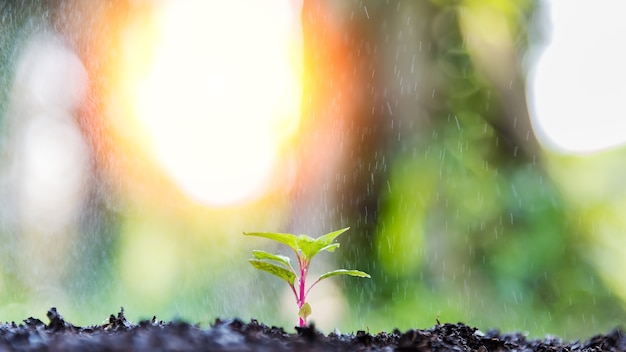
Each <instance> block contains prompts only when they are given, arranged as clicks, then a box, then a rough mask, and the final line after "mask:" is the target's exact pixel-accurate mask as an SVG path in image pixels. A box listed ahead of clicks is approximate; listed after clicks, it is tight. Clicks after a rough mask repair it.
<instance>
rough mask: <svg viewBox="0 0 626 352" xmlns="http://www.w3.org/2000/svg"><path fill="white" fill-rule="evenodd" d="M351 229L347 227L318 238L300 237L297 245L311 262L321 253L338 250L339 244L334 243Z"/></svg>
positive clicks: (306, 259)
mask: <svg viewBox="0 0 626 352" xmlns="http://www.w3.org/2000/svg"><path fill="white" fill-rule="evenodd" d="M349 229H350V228H349V227H346V228H345V229H341V230H338V231H334V232H331V233H328V234H326V235H323V236H320V237H318V238H311V237H309V236H307V235H300V236H298V240H297V245H298V247H299V248H300V251H301V252H302V256H303V257H304V259H305V261H307V262H310V261H311V259H313V257H314V256H315V255H316V254H317V253H319V252H321V251H329V252H332V251H334V250H335V249H337V247H339V243H333V241H334V240H335V238H337V236H339V235H341V234H342V233H344V232H346V231H348V230H349Z"/></svg>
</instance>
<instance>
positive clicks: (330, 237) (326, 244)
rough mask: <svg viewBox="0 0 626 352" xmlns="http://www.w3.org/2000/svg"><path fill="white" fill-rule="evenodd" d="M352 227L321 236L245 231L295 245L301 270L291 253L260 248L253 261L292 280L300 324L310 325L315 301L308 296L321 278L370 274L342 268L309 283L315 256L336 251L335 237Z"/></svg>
mask: <svg viewBox="0 0 626 352" xmlns="http://www.w3.org/2000/svg"><path fill="white" fill-rule="evenodd" d="M348 229H350V228H349V227H346V228H345V229H341V230H339V231H335V232H331V233H328V234H325V235H323V236H320V237H318V238H312V237H309V236H307V235H299V236H296V235H292V234H290V233H271V232H244V233H243V234H244V235H247V236H257V237H264V238H268V239H270V240H274V241H277V242H280V243H282V244H284V245H286V246H287V247H289V248H291V249H293V251H294V253H295V254H296V258H297V259H298V267H299V271H296V270H295V269H294V268H293V266H291V263H290V259H289V257H286V256H284V255H279V254H271V253H268V252H265V251H260V250H253V251H252V254H253V255H254V259H250V264H252V266H254V267H255V268H257V269H259V270H264V271H267V272H268V273H270V274H272V275H276V276H278V277H279V278H281V279H283V280H285V281H286V282H287V284H289V287H291V291H293V295H294V296H295V297H296V303H297V304H298V316H299V326H300V327H303V326H306V319H307V317H308V316H309V315H311V312H312V310H311V305H310V304H309V303H308V302H307V301H306V297H307V295H308V294H309V291H311V289H312V288H313V286H315V285H317V283H318V282H320V281H322V280H324V279H326V278H329V277H331V276H335V275H350V276H357V277H367V278H369V277H370V276H369V274H367V273H365V272H363V271H359V270H347V269H338V270H333V271H329V272H327V273H326V274H323V275H321V276H320V277H319V278H317V280H315V282H313V283H312V284H311V285H310V286H309V287H308V288H307V287H306V278H307V277H306V276H307V274H308V272H309V265H311V260H312V259H313V257H314V256H315V255H316V254H317V253H319V252H321V251H329V252H333V251H334V250H335V249H337V248H339V243H335V242H333V241H334V240H335V238H337V236H339V235H341V234H342V233H344V232H346V231H348ZM296 286H297V288H296Z"/></svg>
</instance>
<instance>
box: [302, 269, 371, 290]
mask: <svg viewBox="0 0 626 352" xmlns="http://www.w3.org/2000/svg"><path fill="white" fill-rule="evenodd" d="M336 275H349V276H356V277H365V278H368V279H371V278H372V277H371V276H370V275H369V274H368V273H366V272H363V271H360V270H348V269H337V270H333V271H329V272H327V273H326V274H323V275H321V276H320V277H319V278H317V280H315V282H314V283H313V284H311V286H309V288H308V289H307V290H306V293H307V294H309V291H311V289H312V288H313V286H315V285H317V283H318V282H320V281H322V280H324V279H326V278H329V277H331V276H336Z"/></svg>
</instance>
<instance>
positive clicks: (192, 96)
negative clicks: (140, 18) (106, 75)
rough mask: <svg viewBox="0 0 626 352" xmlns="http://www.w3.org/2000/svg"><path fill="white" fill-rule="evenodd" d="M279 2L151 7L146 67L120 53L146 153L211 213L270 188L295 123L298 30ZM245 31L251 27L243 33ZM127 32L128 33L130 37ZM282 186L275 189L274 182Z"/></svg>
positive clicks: (293, 14)
mask: <svg viewBox="0 0 626 352" xmlns="http://www.w3.org/2000/svg"><path fill="white" fill-rule="evenodd" d="M298 23H299V22H298V17H297V11H294V9H292V4H291V3H290V2H288V1H280V2H276V3H275V4H273V5H272V8H271V11H270V10H269V9H268V7H267V5H265V4H261V3H259V2H255V1H232V2H231V1H229V2H213V1H209V2H207V1H176V2H164V3H161V4H159V5H158V6H157V7H156V9H155V12H154V19H153V24H152V26H153V27H152V28H153V32H149V31H144V32H140V34H137V33H135V34H133V33H131V34H130V35H129V36H128V37H127V39H126V40H127V43H126V44H125V45H124V47H126V48H131V49H129V50H130V51H131V52H132V51H133V49H132V48H133V47H140V44H137V42H146V41H147V42H149V43H152V47H149V48H148V50H149V51H150V54H148V55H146V56H145V59H146V60H137V59H136V56H133V55H132V54H130V55H128V56H127V58H128V60H127V61H128V62H126V63H125V64H124V65H123V66H122V67H123V72H122V73H121V76H122V77H125V78H126V79H124V80H123V81H121V83H122V84H125V85H127V84H128V82H129V81H128V79H127V78H128V77H134V78H133V79H132V80H131V82H133V83H132V85H130V86H127V87H124V89H125V90H127V91H128V92H129V93H130V96H131V99H132V101H131V102H130V105H131V106H132V107H131V109H132V114H133V116H134V117H135V118H136V119H137V122H138V129H139V130H140V131H142V134H143V136H144V137H145V141H146V144H148V146H146V147H147V149H148V150H149V151H148V153H149V154H150V155H151V156H152V157H153V158H154V159H155V160H156V162H157V163H158V164H159V165H161V166H162V168H163V169H164V170H165V171H166V172H167V174H168V175H169V176H170V177H171V178H172V179H173V180H174V182H175V183H176V184H177V185H178V186H179V187H180V188H181V189H182V190H183V191H184V192H185V193H186V194H187V195H188V196H189V197H190V198H192V199H194V200H196V201H199V202H201V203H205V204H208V205H213V206H221V205H231V204H235V203H240V202H245V201H250V200H254V199H256V198H258V197H260V196H262V195H263V194H265V193H266V191H267V190H268V189H272V184H271V182H272V180H273V179H274V177H273V176H274V173H276V169H277V166H278V165H279V164H280V160H281V157H282V156H281V153H282V152H283V150H284V148H285V145H286V143H287V142H288V141H289V139H290V138H291V137H292V136H293V134H294V132H295V131H296V129H297V126H298V123H299V119H300V110H299V109H300V103H299V102H300V95H301V83H300V76H299V75H300V62H301V60H302V57H301V48H300V46H301V43H300V41H301V39H300V36H301V31H300V30H299V25H298ZM250 28H255V30H254V31H251V30H250ZM130 31H132V29H131V30H130ZM283 186H284V185H283Z"/></svg>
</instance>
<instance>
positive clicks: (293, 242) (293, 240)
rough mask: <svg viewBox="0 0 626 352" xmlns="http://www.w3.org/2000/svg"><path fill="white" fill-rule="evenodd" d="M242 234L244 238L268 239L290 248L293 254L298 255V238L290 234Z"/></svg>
mask: <svg viewBox="0 0 626 352" xmlns="http://www.w3.org/2000/svg"><path fill="white" fill-rule="evenodd" d="M243 234H244V235H246V236H256V237H263V238H268V239H270V240H274V241H276V242H280V243H282V244H284V245H286V246H288V247H290V248H291V249H293V250H294V252H296V253H298V243H297V239H298V236H296V235H292V234H290V233H273V232H244V233H243Z"/></svg>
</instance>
